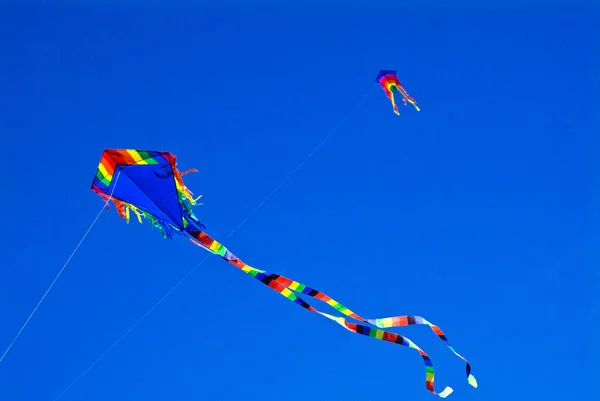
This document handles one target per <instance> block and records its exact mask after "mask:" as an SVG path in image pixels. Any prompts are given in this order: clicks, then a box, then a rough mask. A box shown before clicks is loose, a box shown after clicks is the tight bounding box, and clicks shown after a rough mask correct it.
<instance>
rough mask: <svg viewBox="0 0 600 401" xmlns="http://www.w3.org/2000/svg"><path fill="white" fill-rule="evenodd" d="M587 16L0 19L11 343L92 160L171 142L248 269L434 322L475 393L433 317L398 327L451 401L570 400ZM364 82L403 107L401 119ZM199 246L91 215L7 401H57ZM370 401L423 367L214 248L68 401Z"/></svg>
mask: <svg viewBox="0 0 600 401" xmlns="http://www.w3.org/2000/svg"><path fill="white" fill-rule="evenodd" d="M5 4H6V3H5ZM597 17H598V9H591V8H586V7H583V6H579V7H571V8H567V7H562V8H559V7H550V6H549V7H548V8H547V9H543V8H540V7H521V8H517V7H510V6H505V7H503V8H502V9H494V8H487V9H486V8H484V7H481V6H480V7H478V8H477V9H470V8H469V5H468V4H466V3H463V4H462V5H461V4H459V5H457V6H456V7H455V8H453V7H451V6H445V7H443V8H435V7H416V6H412V7H405V8H400V7H396V8H394V7H391V6H389V5H388V6H386V7H385V8H384V7H376V6H375V5H374V4H373V5H371V6H368V5H355V6H354V7H343V8H339V9H336V8H334V7H329V8H325V7H322V8H320V7H316V6H313V7H302V8H301V7H299V6H296V7H285V6H282V5H280V6H277V7H268V6H266V5H265V4H263V5H262V6H261V7H260V8H258V7H257V8H253V7H251V6H249V5H247V6H246V7H243V8H235V7H233V6H232V8H229V9H226V8H222V9H218V8H216V7H212V8H203V7H186V6H183V5H178V6H173V7H166V6H162V7H161V6H153V7H146V8H143V7H139V6H138V7H129V8H128V7H125V6H120V7H114V8H108V7H104V8H103V7H99V6H97V7H93V8H89V7H88V8H86V7H66V6H65V7H63V8H53V9H51V8H42V7H33V6H30V7H16V6H6V5H4V6H2V9H1V12H0V51H1V52H2V62H1V63H0V68H1V71H0V72H1V74H0V86H1V87H2V90H1V91H0V92H1V94H0V96H1V97H0V99H1V100H0V102H1V107H2V110H3V113H2V118H1V124H2V125H1V130H2V132H3V136H2V137H3V144H4V152H3V160H4V163H5V168H4V169H3V170H2V172H1V173H0V174H1V178H2V182H3V187H4V189H5V192H4V194H5V195H4V196H2V200H1V206H2V207H1V210H2V212H1V213H2V222H3V226H4V230H2V234H0V236H1V238H0V240H1V241H2V243H3V247H2V249H3V251H2V261H3V263H2V273H3V278H2V280H0V305H1V308H0V322H2V323H1V326H0V327H1V330H0V345H1V346H0V348H2V350H1V351H2V352H3V351H4V349H5V347H6V346H8V344H9V343H10V341H11V340H12V338H13V337H14V335H15V334H16V332H17V330H18V329H19V327H20V326H21V325H22V324H23V321H24V320H25V318H26V317H27V316H28V314H29V313H30V311H31V310H32V308H33V307H34V306H35V304H36V303H37V301H38V300H39V298H40V297H41V295H42V294H43V293H44V291H45V290H46V288H47V287H48V285H49V284H50V282H51V281H52V279H53V278H54V276H55V275H56V273H57V272H58V270H59V269H60V267H61V266H62V265H63V263H64V262H65V260H66V259H67V257H68V256H69V254H70V253H71V251H72V250H73V248H74V247H75V246H76V245H77V242H78V241H79V239H80V238H81V236H82V235H83V234H84V232H85V230H86V229H87V228H88V226H89V224H90V223H91V222H92V220H93V219H94V217H95V216H96V214H97V213H98V211H99V209H100V208H101V206H102V201H101V199H100V198H99V197H97V196H96V195H95V194H94V193H93V192H92V191H91V190H90V184H91V181H92V178H93V175H94V173H95V169H96V167H97V164H98V161H99V158H100V155H101V152H102V150H103V149H105V148H137V149H152V150H167V151H170V152H172V153H174V154H175V155H177V157H178V161H179V167H180V168H181V169H182V170H187V169H188V168H198V169H199V170H200V172H199V173H197V174H192V175H189V176H186V183H187V185H188V187H190V188H191V189H192V191H194V192H195V193H198V194H204V198H203V199H204V203H205V204H204V205H202V206H200V207H198V209H197V215H198V216H199V218H200V219H201V220H202V221H203V222H204V223H205V224H206V226H207V231H208V233H209V234H210V235H212V236H214V237H215V238H216V239H217V240H221V241H222V242H224V243H225V245H227V246H228V247H229V248H230V249H231V250H232V251H233V252H234V253H235V254H236V255H238V256H239V257H241V258H242V259H243V260H244V261H246V262H247V263H249V264H250V265H252V266H255V267H257V268H261V269H265V270H269V271H274V272H277V273H280V274H283V275H286V276H288V277H291V278H293V279H296V280H298V281H301V282H304V283H306V284H308V285H311V286H313V287H316V288H318V289H320V290H322V291H324V292H325V293H327V294H329V295H331V296H332V297H334V298H335V299H337V300H339V301H340V302H342V303H344V304H345V305H347V306H348V307H350V308H351V309H353V310H354V311H356V312H357V313H359V314H361V315H362V316H366V317H372V318H375V317H386V316H394V315H404V314H415V315H420V316H424V317H426V318H427V319H429V320H430V321H432V322H434V323H436V324H438V325H439V326H440V327H441V328H442V330H444V331H445V333H446V334H447V336H448V337H449V340H450V341H451V343H452V344H453V345H454V346H455V348H456V349H457V351H458V352H459V353H461V354H463V355H464V356H465V357H466V358H467V359H469V361H470V362H471V363H472V366H473V373H474V375H475V376H476V377H477V379H478V381H479V388H478V389H473V388H471V387H470V386H469V385H468V384H467V383H466V380H465V378H464V364H463V362H462V361H461V360H460V359H458V358H456V357H455V356H454V355H453V354H452V353H451V352H450V351H449V350H448V349H447V348H446V347H445V346H444V344H443V343H442V342H441V341H439V340H438V338H437V337H436V336H435V335H434V334H433V333H432V332H431V331H430V330H429V329H428V328H426V327H408V328H401V329H397V330H395V331H396V332H397V333H399V334H403V335H406V336H407V337H409V338H410V339H412V340H413V341H414V342H416V343H417V344H418V345H419V346H421V348H423V349H424V350H425V351H426V352H428V353H429V355H430V356H431V358H432V360H433V363H434V365H435V367H436V388H437V389H438V390H441V389H443V387H444V386H446V385H450V386H452V387H453V388H454V389H455V393H454V394H453V395H451V396H450V398H449V399H450V400H451V399H456V400H459V399H460V400H463V401H469V400H486V401H495V400H506V399H507V398H510V399H512V400H515V401H516V400H531V399H545V400H561V401H562V400H564V399H586V397H588V396H589V394H590V393H591V382H590V381H588V380H587V379H586V378H587V377H592V369H593V365H592V363H593V361H594V356H598V352H597V351H598V350H597V347H596V348H592V347H589V344H591V341H592V339H593V338H594V339H595V336H594V333H596V334H597V333H598V326H597V323H591V327H590V326H588V325H589V324H590V323H588V319H589V318H590V317H591V316H592V314H595V315H596V316H597V314H598V308H597V302H596V301H594V300H593V298H592V294H593V291H594V290H597V284H596V283H597V278H598V277H597V274H596V275H595V274H594V270H593V267H592V266H594V265H595V262H596V261H597V250H596V248H595V247H594V246H593V245H594V243H595V240H597V238H598V236H597V228H596V227H597V225H595V223H596V224H597V221H598V214H597V207H595V204H596V203H595V202H596V201H597V200H598V197H597V191H596V189H595V184H596V183H597V179H596V178H597V177H596V173H595V171H594V168H595V166H596V164H595V162H594V156H596V155H597V144H598V142H597V139H596V135H595V134H596V133H597V132H598V128H599V124H598V118H597V117H596V115H594V114H593V113H594V112H595V111H596V110H598V106H600V101H599V97H598V93H599V92H598V89H599V85H598V83H599V82H598V74H597V71H598V68H599V67H600V65H599V64H600V63H599V60H598V57H597V53H598V52H597V51H598V40H597V38H598V35H599V33H600V32H599V28H598V25H597V24H594V21H595V20H597ZM381 68H383V69H396V70H398V75H399V77H400V79H401V81H402V82H403V84H404V86H405V88H406V89H407V91H408V92H409V93H410V94H411V95H412V96H414V97H415V99H416V100H417V102H418V103H419V105H420V107H421V110H422V111H421V112H420V113H418V112H416V111H415V110H414V109H413V108H412V107H411V106H409V107H406V108H405V107H401V110H400V111H401V115H400V117H398V116H396V115H394V114H393V112H392V109H391V105H390V103H389V101H388V99H387V98H385V96H384V94H383V92H382V91H381V90H380V89H379V88H377V87H374V85H375V84H374V83H373V79H374V78H375V76H376V75H377V72H378V71H379V69H381ZM366 94H368V96H367V98H366V100H365V101H364V102H363V103H362V104H361V106H360V107H359V108H358V109H356V110H355V111H354V112H353V113H352V114H351V116H350V117H349V118H348V120H346V121H345V123H344V124H343V125H342V126H341V127H340V128H339V129H338V130H337V131H336V132H335V134H334V135H333V136H332V137H331V138H330V139H329V140H328V141H327V142H326V143H325V144H324V145H323V147H321V148H320V149H319V150H318V151H317V152H315V153H314V155H313V156H312V157H311V158H310V159H309V160H308V161H307V162H306V163H305V164H304V165H303V166H302V168H301V169H299V170H298V171H297V172H296V173H295V174H292V175H291V176H289V174H290V173H291V172H292V171H293V170H294V168H295V167H296V166H297V165H298V163H300V161H302V160H303V159H304V158H305V157H306V156H307V155H308V154H309V153H310V152H311V151H312V150H313V149H314V148H315V146H316V145H317V144H318V143H319V142H320V141H321V140H322V139H323V138H324V137H326V135H327V134H328V133H329V132H331V130H332V129H333V128H334V127H336V125H337V124H338V123H339V122H340V121H341V120H342V119H343V118H344V117H345V116H346V115H347V114H348V113H349V112H350V111H351V110H352V108H353V107H354V106H355V105H356V103H357V102H359V101H360V100H361V99H362V98H363V96H365V95H366ZM288 177H289V179H288V180H287V182H286V183H285V184H284V185H283V186H281V187H280V188H279V189H278V190H277V191H276V192H275V193H274V194H273V196H272V197H270V198H269V199H268V200H267V201H266V202H265V203H264V204H263V205H262V206H261V207H260V208H259V209H258V210H257V211H256V212H255V213H254V214H252V216H251V217H250V218H249V219H247V220H246V222H245V223H244V224H243V225H242V226H241V227H240V228H239V229H238V230H237V231H236V232H235V233H234V234H233V235H231V236H230V237H228V235H229V233H231V231H232V230H233V229H234V228H235V227H236V226H238V224H239V223H240V222H242V221H243V220H244V219H245V218H246V217H248V215H249V214H250V213H251V212H252V211H253V209H254V208H255V207H256V206H257V204H259V203H260V202H261V201H262V200H264V199H265V197H266V196H267V195H268V194H269V193H270V192H271V191H272V190H273V189H274V188H275V187H276V186H277V185H278V184H279V183H280V182H281V181H282V180H283V179H285V178H288ZM227 237H228V238H227ZM225 238H227V240H225ZM205 256H206V254H205V252H203V251H202V250H201V249H199V248H197V247H194V246H193V245H191V244H190V243H189V242H188V241H186V240H184V239H183V238H176V239H175V240H174V241H165V240H163V239H162V238H161V236H160V234H159V232H158V231H156V230H152V229H150V228H149V227H148V226H147V225H146V224H144V225H139V224H137V223H135V224H134V223H131V224H130V225H126V224H125V222H124V221H123V220H120V219H119V218H118V216H117V214H116V212H115V211H114V209H112V208H111V210H110V212H109V213H104V214H102V216H101V218H100V219H99V220H98V222H97V224H96V225H95V226H94V228H93V230H92V231H91V233H90V234H89V236H88V237H87V239H86V241H85V242H84V243H83V245H82V247H81V248H80V249H79V251H78V253H77V254H76V256H75V257H74V259H73V260H72V261H71V263H70V264H69V266H68V267H67V269H66V270H65V272H64V274H63V275H62V276H61V277H60V279H59V280H58V281H57V283H56V285H55V286H54V288H53V289H52V291H51V292H50V293H49V295H48V297H47V298H46V300H45V301H44V303H43V304H42V305H41V307H40V309H39V310H38V312H37V314H36V315H35V316H34V317H33V319H32V320H31V322H30V324H29V325H28V326H27V327H26V329H25V330H24V331H23V333H22V335H21V336H20V337H19V339H18V340H17V341H16V342H15V345H14V346H13V348H12V349H11V350H10V352H9V353H8V354H7V356H6V358H5V359H4V360H3V361H2V363H0V399H2V400H3V401H29V400H32V401H33V400H35V401H41V400H53V399H55V397H56V396H58V395H59V394H61V392H63V390H65V388H67V386H69V384H70V383H72V382H73V381H74V380H75V379H76V378H77V377H78V376H79V375H80V374H81V373H82V372H84V371H85V370H86V369H87V368H88V367H89V366H90V364H91V363H92V362H94V360H96V359H97V358H98V357H99V356H101V355H102V354H103V353H104V352H105V351H106V350H107V349H108V348H109V347H111V345H113V344H114V343H115V341H117V340H118V339H119V338H120V337H121V336H122V335H123V333H124V332H126V331H127V330H129V329H130V328H131V327H132V325H133V324H134V323H135V322H136V321H138V319H139V318H140V317H142V316H143V315H144V314H145V313H146V312H147V311H148V310H149V309H150V308H151V307H152V306H153V305H155V304H156V302H157V301H158V300H159V299H161V297H163V296H164V295H165V294H166V293H167V292H168V291H169V290H171V289H172V288H173V286H174V285H175V284H176V283H177V282H178V281H179V280H180V279H181V278H182V277H183V276H185V275H186V273H187V272H189V271H190V269H192V268H194V266H196V265H197V263H198V262H199V261H201V260H202V259H204V257H205ZM315 302H316V303H315V304H314V305H315V306H317V307H319V306H322V307H323V308H324V310H327V308H326V307H325V306H324V305H322V304H320V303H319V302H318V301H315ZM595 302H596V303H595ZM383 397H390V398H389V399H398V400H408V399H410V400H433V399H435V397H434V396H433V395H431V394H430V393H429V392H427V391H426V390H425V387H424V368H423V365H422V361H421V359H420V357H419V356H418V354H417V353H416V352H414V351H412V350H409V349H406V348H403V347H397V346H394V345H392V344H388V343H384V342H382V341H376V340H373V339H369V338H365V337H363V336H357V335H353V334H351V333H349V332H347V331H345V330H343V329H342V328H341V327H339V326H338V325H336V324H334V323H332V322H330V321H328V320H326V319H323V318H321V317H319V316H317V315H315V314H311V313H308V312H306V311H305V310H303V309H301V308H298V307H296V306H294V305H293V304H291V303H289V302H288V301H286V300H285V299H284V298H282V297H281V296H279V295H278V294H276V293H275V292H273V291H271V290H270V289H268V288H266V287H265V286H263V285H261V284H260V283H258V282H256V281H255V280H252V279H251V278H249V277H247V276H246V275H244V274H242V273H241V272H239V271H237V270H236V269H235V268H233V267H232V266H230V265H228V264H227V263H225V262H224V261H223V260H221V259H220V258H218V257H210V258H209V259H208V260H207V261H206V262H205V263H203V264H202V265H201V266H200V267H199V268H198V269H197V270H196V271H195V272H194V273H193V274H192V275H190V276H189V277H188V279H186V280H185V281H184V282H183V283H182V284H181V285H180V286H179V287H178V288H177V289H176V290H175V291H174V292H173V293H172V294H171V295H170V296H169V297H167V298H166V299H165V300H164V302H162V303H161V304H160V305H159V306H157V307H156V309H154V310H153V311H152V313H150V314H149V315H147V317H146V318H145V319H144V320H143V321H141V322H140V324H139V325H137V326H136V327H135V328H134V329H133V330H132V331H131V332H130V333H129V334H128V335H127V336H125V337H124V338H123V339H122V341H120V342H119V343H118V344H117V345H116V346H114V347H113V348H112V349H111V350H110V352H108V353H107V354H106V355H105V356H104V357H103V358H102V359H100V360H99V361H98V363H97V364H95V365H94V366H93V367H92V368H91V369H90V370H89V371H87V373H86V374H85V375H83V376H81V378H80V379H79V380H77V382H76V383H75V384H74V385H73V386H72V387H70V388H69V390H68V391H67V392H65V393H63V395H62V396H61V397H60V400H62V401H75V400H86V401H95V400H107V399H110V400H114V401H120V400H123V401H125V400H127V401H131V400H144V401H163V400H164V401H167V400H168V401H173V400H177V401H187V400H215V401H217V400H224V401H228V400H261V401H269V400H280V399H285V400H287V401H296V400H298V401H300V400H306V399H311V400H315V401H321V400H323V401H331V400H377V399H382V398H383Z"/></svg>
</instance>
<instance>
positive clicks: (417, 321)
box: [415, 316, 423, 324]
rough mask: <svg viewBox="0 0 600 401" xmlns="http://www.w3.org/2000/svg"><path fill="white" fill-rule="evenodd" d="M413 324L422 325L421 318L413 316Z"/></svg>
mask: <svg viewBox="0 0 600 401" xmlns="http://www.w3.org/2000/svg"><path fill="white" fill-rule="evenodd" d="M415 324H423V318H422V317H421V316H415Z"/></svg>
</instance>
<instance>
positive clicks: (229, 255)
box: [223, 250, 234, 260]
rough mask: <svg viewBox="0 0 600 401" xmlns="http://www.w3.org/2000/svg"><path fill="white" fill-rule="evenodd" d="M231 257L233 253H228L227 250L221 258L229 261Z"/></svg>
mask: <svg viewBox="0 0 600 401" xmlns="http://www.w3.org/2000/svg"><path fill="white" fill-rule="evenodd" d="M232 257H234V256H233V253H231V252H229V250H226V251H225V255H224V256H223V258H225V259H226V260H231V258H232Z"/></svg>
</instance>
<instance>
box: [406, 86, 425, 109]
mask: <svg viewBox="0 0 600 401" xmlns="http://www.w3.org/2000/svg"><path fill="white" fill-rule="evenodd" d="M402 96H403V98H404V99H403V100H404V104H405V105H406V101H408V102H409V103H410V104H412V105H413V106H414V107H415V109H416V110H417V111H421V109H420V108H419V106H417V102H416V100H415V99H414V98H413V97H412V96H411V95H409V94H408V92H406V90H405V89H404V88H402Z"/></svg>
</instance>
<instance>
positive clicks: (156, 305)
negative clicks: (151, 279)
mask: <svg viewBox="0 0 600 401" xmlns="http://www.w3.org/2000/svg"><path fill="white" fill-rule="evenodd" d="M373 90H374V87H372V88H371V89H369V90H368V91H367V93H366V94H365V95H364V97H363V98H362V99H361V100H360V101H359V102H358V103H356V105H355V106H354V107H353V108H352V109H351V110H350V112H348V114H346V116H345V117H344V118H342V119H341V120H340V122H339V123H338V124H337V125H336V126H335V127H334V128H333V129H332V130H331V131H329V133H328V134H327V135H325V137H324V138H323V140H321V142H319V144H317V145H316V146H315V147H314V148H313V149H312V150H311V151H310V152H309V153H308V155H307V156H306V157H305V158H304V159H303V160H302V161H301V162H300V163H299V164H298V165H297V166H296V167H295V168H294V169H293V170H292V171H291V172H290V173H289V174H288V175H287V176H286V177H285V178H284V179H283V180H281V181H280V182H279V184H277V185H276V186H275V188H274V189H273V190H272V191H271V192H270V193H269V194H268V195H267V196H265V197H264V198H263V200H261V201H260V202H259V203H258V205H256V207H255V208H254V209H253V210H252V211H251V212H250V213H249V214H248V215H247V216H246V217H245V218H243V219H242V221H241V222H240V223H239V224H238V225H237V226H236V227H235V228H234V229H233V230H231V232H230V233H229V234H227V236H225V239H228V238H229V237H231V236H232V235H233V234H235V233H236V232H237V231H238V230H239V229H240V228H241V227H242V226H243V225H244V224H245V223H246V222H247V221H248V220H249V219H250V218H251V217H252V216H253V215H254V214H255V213H256V212H257V211H258V210H259V209H260V208H261V207H262V206H263V205H264V204H265V203H266V202H267V201H268V200H269V199H270V198H271V197H272V196H273V195H274V194H275V193H276V192H277V191H278V190H279V189H280V188H281V187H282V186H283V185H284V184H285V183H286V182H287V181H288V180H289V179H290V177H291V176H292V175H294V174H295V173H296V172H297V171H298V170H299V169H300V168H301V167H302V166H303V165H304V164H305V163H306V162H307V161H308V160H309V159H310V158H311V157H312V156H313V155H314V154H315V153H316V152H317V151H318V150H319V149H320V148H321V147H322V146H323V145H324V144H325V143H326V142H327V141H328V140H329V139H330V138H331V137H332V136H333V135H334V134H335V133H336V132H337V130H338V129H339V128H340V127H341V126H342V125H343V124H344V123H345V122H346V121H347V120H348V119H349V118H350V117H351V116H352V115H353V114H354V112H356V110H357V109H358V108H359V107H360V106H361V105H362V104H363V103H364V102H365V100H367V98H368V97H369V95H370V94H371V93H372V92H373ZM113 192H114V188H113ZM111 194H112V193H111ZM109 200H110V199H109ZM107 202H108V201H107ZM210 256H211V255H210V253H209V254H208V255H206V256H205V257H204V258H203V259H202V260H200V261H199V262H198V263H197V264H196V266H194V267H193V268H192V269H191V270H189V271H188V272H187V273H186V274H185V275H184V276H183V277H182V278H181V279H180V280H179V281H178V282H177V283H176V284H175V285H174V286H173V287H172V288H171V289H170V290H169V291H167V293H166V294H165V295H163V297H162V298H160V299H159V300H158V302H156V303H155V304H154V306H152V307H151V308H150V309H148V311H147V312H146V313H144V314H143V315H142V317H140V318H139V319H138V320H137V321H136V322H135V323H134V324H133V325H132V326H131V327H130V328H129V329H128V330H126V331H125V332H124V333H123V334H122V335H121V337H119V338H118V339H117V340H116V341H115V342H114V343H113V344H112V345H110V346H109V347H108V348H107V349H106V351H104V352H103V353H102V354H100V356H99V357H98V358H96V359H95V360H94V361H93V362H92V363H91V364H90V365H89V366H88V367H87V368H86V369H85V370H83V372H82V373H81V374H79V375H78V376H77V377H76V378H75V380H73V381H72V382H71V383H70V384H69V385H68V386H67V387H66V388H65V389H64V390H63V391H62V392H61V393H60V394H59V395H58V396H56V397H55V398H54V399H53V401H56V400H58V399H59V398H61V397H62V396H63V395H64V394H65V393H66V392H67V391H69V390H70V389H71V387H73V385H75V383H77V382H78V381H79V379H81V378H82V377H83V376H84V375H85V374H86V373H87V372H89V371H90V370H91V369H92V368H93V367H94V366H95V365H96V364H97V363H98V362H100V360H102V358H104V357H105V356H106V355H107V354H108V353H109V352H110V351H111V350H112V349H113V348H114V347H116V346H117V345H118V344H119V343H120V342H121V341H122V340H123V339H124V338H125V337H127V335H129V333H131V332H132V331H133V330H134V329H135V328H136V327H137V326H138V325H139V324H140V323H141V322H142V321H143V320H144V319H145V318H146V317H147V316H148V315H150V313H152V312H153V311H154V309H156V308H157V307H158V306H159V305H160V304H161V303H162V302H163V301H164V300H165V299H167V298H168V297H169V296H170V295H171V294H172V293H173V292H174V291H175V290H176V289H177V288H179V286H180V285H181V284H182V283H183V282H184V281H185V280H187V278H188V277H189V276H191V275H192V274H193V273H194V272H195V271H196V270H197V269H198V268H199V267H200V266H201V265H202V264H203V263H204V262H205V261H206V260H207V259H208V258H209V257H210Z"/></svg>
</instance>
